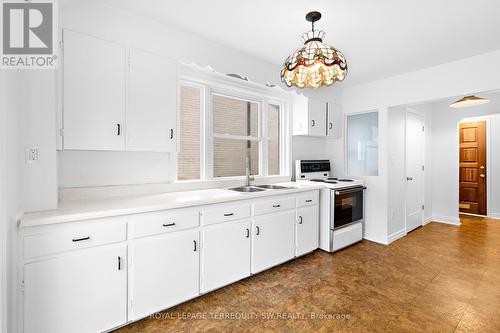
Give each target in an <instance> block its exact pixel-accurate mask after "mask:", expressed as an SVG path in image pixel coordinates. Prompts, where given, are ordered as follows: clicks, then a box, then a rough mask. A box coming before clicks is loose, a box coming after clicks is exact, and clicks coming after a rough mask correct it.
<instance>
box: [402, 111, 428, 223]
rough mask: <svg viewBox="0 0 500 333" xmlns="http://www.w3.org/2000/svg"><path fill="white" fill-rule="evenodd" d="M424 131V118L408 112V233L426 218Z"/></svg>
mask: <svg viewBox="0 0 500 333" xmlns="http://www.w3.org/2000/svg"><path fill="white" fill-rule="evenodd" d="M424 130H425V128H424V120H423V117H422V116H420V115H417V114H415V113H412V112H409V111H408V112H406V162H405V163H406V232H410V231H412V230H413V229H415V228H417V227H419V226H421V225H422V222H423V218H424V210H423V208H424V207H423V205H424V161H425V157H424V147H425V134H424Z"/></svg>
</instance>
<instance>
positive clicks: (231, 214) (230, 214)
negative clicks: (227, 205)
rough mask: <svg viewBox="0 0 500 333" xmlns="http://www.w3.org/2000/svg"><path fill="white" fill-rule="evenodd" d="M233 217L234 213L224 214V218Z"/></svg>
mask: <svg viewBox="0 0 500 333" xmlns="http://www.w3.org/2000/svg"><path fill="white" fill-rule="evenodd" d="M233 215H234V213H226V214H224V216H233Z"/></svg>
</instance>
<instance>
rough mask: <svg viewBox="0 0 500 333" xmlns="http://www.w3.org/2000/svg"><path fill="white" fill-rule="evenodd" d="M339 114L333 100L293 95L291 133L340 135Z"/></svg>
mask: <svg viewBox="0 0 500 333" xmlns="http://www.w3.org/2000/svg"><path fill="white" fill-rule="evenodd" d="M340 118H341V114H340V113H339V112H338V108H337V107H335V106H334V104H333V102H331V101H326V100H324V99H321V98H311V97H305V96H302V95H296V96H294V102H293V135H304V136H316V137H325V136H326V137H334V138H338V137H340V127H341V124H340Z"/></svg>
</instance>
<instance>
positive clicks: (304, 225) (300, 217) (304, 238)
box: [295, 206, 319, 256]
mask: <svg viewBox="0 0 500 333" xmlns="http://www.w3.org/2000/svg"><path fill="white" fill-rule="evenodd" d="M296 225H297V229H296V238H297V244H296V250H295V255H296V256H300V255H303V254H305V253H308V252H311V251H313V250H315V249H317V248H318V242H319V220H318V207H317V206H312V207H304V208H299V209H297V224H296Z"/></svg>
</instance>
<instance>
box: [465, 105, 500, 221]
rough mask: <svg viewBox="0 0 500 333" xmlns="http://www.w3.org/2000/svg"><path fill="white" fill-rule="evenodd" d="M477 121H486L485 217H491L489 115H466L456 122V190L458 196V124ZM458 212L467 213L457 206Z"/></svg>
mask: <svg viewBox="0 0 500 333" xmlns="http://www.w3.org/2000/svg"><path fill="white" fill-rule="evenodd" d="M495 115H497V116H500V115H498V114H493V115H492V116H495ZM479 121H484V122H486V126H485V127H486V216H487V217H490V218H491V217H492V213H493V212H492V211H491V204H490V203H491V186H492V184H491V177H490V170H491V116H489V115H488V116H478V117H466V118H462V119H460V120H459V121H458V122H457V144H458V149H457V156H458V166H457V167H458V172H459V180H458V182H459V184H458V191H459V196H460V124H461V123H471V122H479ZM458 214H459V215H460V214H467V213H461V212H460V206H459V207H458Z"/></svg>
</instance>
